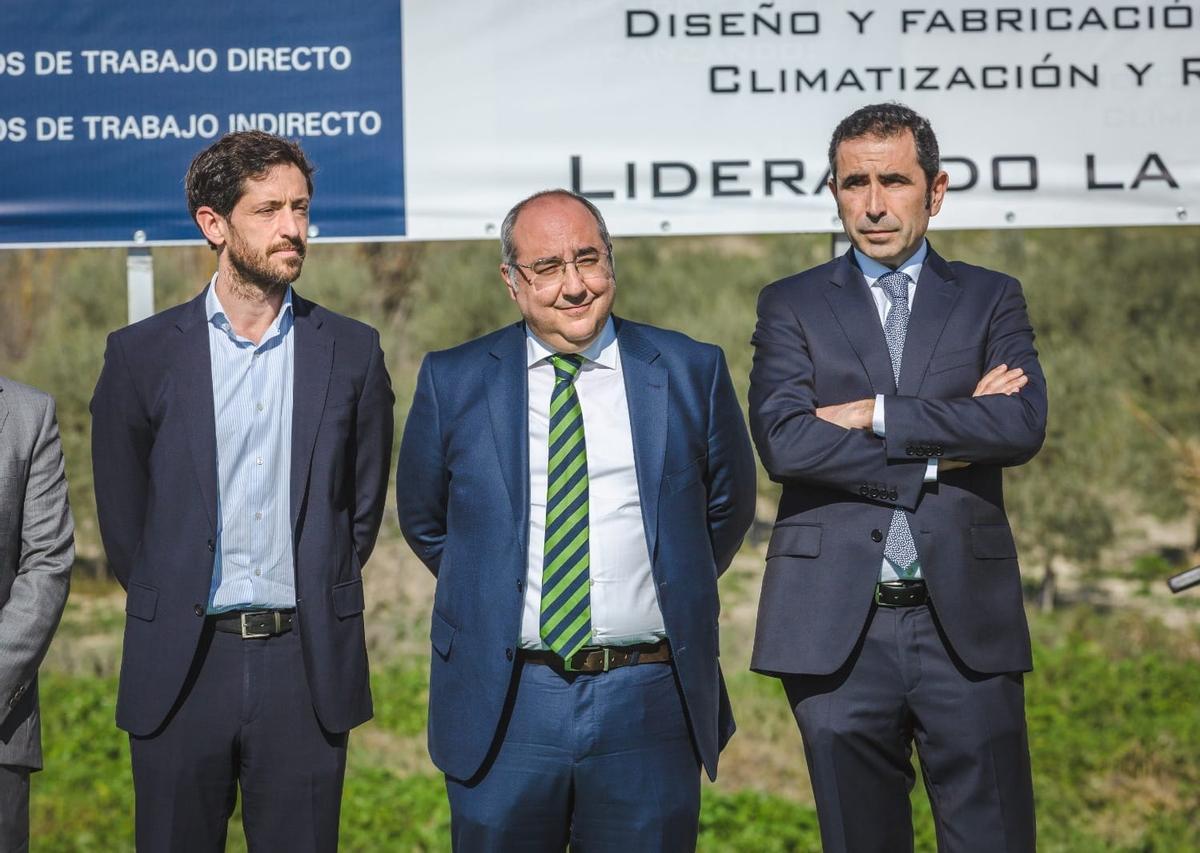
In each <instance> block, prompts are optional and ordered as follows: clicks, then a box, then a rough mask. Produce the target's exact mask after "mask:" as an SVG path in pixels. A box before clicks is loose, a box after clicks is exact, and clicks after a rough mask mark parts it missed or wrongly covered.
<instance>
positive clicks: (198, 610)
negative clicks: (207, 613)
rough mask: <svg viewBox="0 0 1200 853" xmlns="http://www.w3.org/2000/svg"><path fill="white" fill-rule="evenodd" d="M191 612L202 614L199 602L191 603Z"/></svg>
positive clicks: (202, 609) (202, 610)
mask: <svg viewBox="0 0 1200 853" xmlns="http://www.w3.org/2000/svg"><path fill="white" fill-rule="evenodd" d="M192 612H193V613H195V614H196V615H197V616H203V615H204V608H203V607H201V606H200V605H199V604H193V605H192Z"/></svg>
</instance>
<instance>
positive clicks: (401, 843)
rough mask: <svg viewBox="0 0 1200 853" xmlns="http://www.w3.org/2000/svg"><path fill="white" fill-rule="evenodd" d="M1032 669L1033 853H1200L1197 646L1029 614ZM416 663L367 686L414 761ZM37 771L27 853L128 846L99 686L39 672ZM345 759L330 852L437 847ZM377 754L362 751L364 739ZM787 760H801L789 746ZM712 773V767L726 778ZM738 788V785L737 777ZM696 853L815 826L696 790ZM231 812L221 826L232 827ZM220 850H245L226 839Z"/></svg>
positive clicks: (402, 790)
mask: <svg viewBox="0 0 1200 853" xmlns="http://www.w3.org/2000/svg"><path fill="white" fill-rule="evenodd" d="M1033 628H1034V641H1035V642H1034V646H1035V658H1036V663H1037V670H1036V671H1035V672H1034V673H1033V674H1032V675H1030V676H1028V677H1027V679H1026V700H1027V709H1028V718H1029V728H1030V742H1031V749H1032V753H1033V764H1034V777H1035V787H1036V796H1037V807H1038V826H1039V838H1040V843H1039V849H1040V850H1042V851H1048V852H1049V853H1058V851H1068V852H1070V853H1074V851H1078V853H1093V851H1097V850H1116V851H1176V850H1178V851H1190V850H1196V849H1200V749H1198V745H1200V667H1198V666H1197V663H1198V662H1200V636H1198V635H1197V633H1196V632H1195V631H1194V630H1191V631H1183V632H1180V631H1172V630H1170V629H1168V628H1166V627H1164V626H1163V625H1162V624H1161V623H1158V622H1155V621H1151V620H1147V619H1145V618H1144V617H1140V616H1137V615H1133V614H1109V615H1100V614H1094V613H1090V612H1087V611H1084V610H1082V609H1079V610H1071V611H1066V612H1063V613H1059V614H1056V615H1054V616H1052V617H1036V618H1035V619H1034V623H1033ZM742 676H743V674H742V673H731V677H730V679H729V683H730V689H731V691H732V694H733V703H734V709H735V711H737V710H739V709H742V710H744V711H745V712H746V713H744V714H743V715H742V719H741V729H740V731H739V733H738V735H737V737H738V738H755V737H760V738H764V739H767V740H768V741H769V742H770V743H771V744H780V743H789V742H788V741H787V740H786V739H791V738H794V739H796V740H795V741H790V745H796V743H797V742H798V739H799V734H798V733H797V732H796V731H795V729H794V727H791V726H789V725H782V724H780V723H779V722H778V719H775V722H774V723H771V719H773V718H771V710H772V704H771V703H772V701H774V700H777V701H778V703H779V705H778V708H777V710H778V711H779V713H778V714H777V715H776V718H783V717H785V716H786V708H785V707H784V705H783V702H784V700H783V697H782V696H781V695H779V691H778V690H777V689H775V688H776V685H774V684H773V683H772V682H771V681H769V680H767V679H761V678H759V677H757V676H751V675H749V674H744V676H745V677H742ZM425 677H426V666H425V663H424V661H417V660H411V659H400V660H397V661H396V662H395V663H393V664H392V665H390V666H388V667H381V668H380V669H379V671H378V672H377V673H376V675H375V678H374V682H373V683H374V692H375V697H376V709H377V715H378V716H377V720H376V722H375V723H374V724H373V728H374V729H375V731H372V733H371V738H372V739H374V738H385V739H388V738H390V739H398V740H397V742H398V743H400V744H402V745H403V748H404V749H406V750H408V751H409V753H411V752H412V751H413V750H417V749H419V744H420V742H421V729H422V728H423V725H424V715H425V704H426V701H427V700H426V696H427V693H426V685H425ZM41 689H42V704H43V735H44V740H45V744H46V767H47V770H46V771H45V772H43V773H39V774H37V775H36V776H35V777H34V782H33V785H34V788H33V815H32V818H33V833H34V849H35V850H38V851H48V853H56V852H57V851H104V853H115V851H123V850H130V849H132V840H131V838H132V805H133V797H132V786H131V783H130V779H129V756H128V743H127V739H126V737H125V735H124V734H123V733H122V732H119V731H118V730H117V729H116V728H115V727H114V725H113V701H114V697H115V696H116V682H115V680H114V679H112V678H98V677H90V676H70V675H65V674H61V673H56V672H47V673H45V674H44V675H43V679H42V688H41ZM356 738H357V739H358V745H359V749H358V750H357V751H355V750H354V749H353V748H352V751H351V758H350V765H349V768H348V771H347V778H346V789H345V796H344V800H343V807H342V849H344V850H349V851H364V853H374V851H409V850H412V851H424V850H429V851H438V850H445V849H448V840H447V839H448V829H449V811H448V808H447V806H446V801H445V789H444V787H443V785H442V781H441V778H440V776H439V775H438V774H437V773H436V772H435V771H434V770H433V768H432V767H431V766H430V765H429V764H428V763H427V761H424V760H421V761H419V762H417V764H419V767H418V768H417V769H413V767H412V766H411V765H412V763H413V762H412V761H409V762H408V763H409V765H410V766H409V769H408V771H407V772H405V771H402V770H400V769H398V767H394V766H390V764H389V762H390V761H391V758H390V757H389V754H388V753H387V752H386V751H382V750H376V749H374V748H373V746H364V744H366V743H367V742H368V737H367V735H366V733H365V732H363V733H360V734H356V735H354V736H352V737H351V742H352V747H353V746H354V744H355V743H356ZM371 743H372V744H373V743H374V740H371ZM797 752H798V749H797ZM723 766H725V765H723ZM742 776H743V777H745V776H746V774H745V772H743V773H742ZM703 803H704V805H703V812H702V816H701V835H700V838H701V843H700V849H701V850H703V851H713V852H714V853H725V851H747V853H772V851H810V850H818V849H819V838H820V836H819V832H818V828H817V821H816V813H815V811H814V810H813V807H812V806H811V804H810V803H809V802H807V801H802V800H801V799H793V798H788V797H783V796H778V795H775V794H772V793H769V792H765V791H763V790H752V789H750V788H743V789H733V790H726V789H725V788H724V787H721V786H718V787H712V786H708V785H706V786H705V788H704V801H703ZM913 807H914V815H915V823H916V838H917V847H918V849H919V850H933V849H934V843H933V830H932V823H931V819H930V815H929V805H928V802H927V800H926V798H925V795H924V792H923V790H922V788H921V786H920V785H919V784H918V786H917V789H916V791H915V792H914V796H913ZM237 819H238V818H237V816H236V815H235V818H234V820H235V821H237ZM229 849H230V850H233V851H240V850H244V849H245V846H244V841H243V840H242V838H241V833H240V830H239V829H238V828H237V827H236V825H235V826H234V827H231V832H230V845H229Z"/></svg>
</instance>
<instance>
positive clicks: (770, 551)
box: [767, 524, 821, 560]
mask: <svg viewBox="0 0 1200 853" xmlns="http://www.w3.org/2000/svg"><path fill="white" fill-rule="evenodd" d="M820 555H821V525H819V524H777V525H775V531H774V532H773V533H772V534H771V544H769V545H768V546H767V559H768V560H769V559H771V558H772V557H819V556H820Z"/></svg>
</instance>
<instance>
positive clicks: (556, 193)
mask: <svg viewBox="0 0 1200 853" xmlns="http://www.w3.org/2000/svg"><path fill="white" fill-rule="evenodd" d="M559 201H567V202H570V203H571V206H573V207H575V208H576V209H577V210H579V211H580V212H581V213H583V214H584V215H585V216H586V217H587V220H588V222H590V223H591V225H592V228H593V229H594V230H595V232H596V238H597V240H598V242H599V245H598V246H597V248H600V249H603V248H604V235H603V233H601V230H600V223H599V222H598V221H597V219H596V216H595V214H593V213H592V211H591V210H589V209H588V206H587V205H586V204H584V203H583V202H582V201H580V200H579V199H578V198H576V197H575V196H573V195H571V194H570V193H568V192H563V191H561V190H550V191H548V192H545V193H542V194H539V195H536V196H534V197H532V198H530V199H528V200H526V202H525V203H524V204H522V205H521V208H520V209H519V210H518V211H517V215H516V216H515V217H513V222H512V233H513V243H514V248H517V247H516V246H515V243H516V239H517V228H518V227H519V226H520V224H521V219H522V218H524V217H525V216H526V214H528V213H530V212H537V210H536V208H539V207H545V206H547V205H550V204H553V203H555V202H559Z"/></svg>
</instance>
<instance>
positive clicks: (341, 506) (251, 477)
mask: <svg viewBox="0 0 1200 853" xmlns="http://www.w3.org/2000/svg"><path fill="white" fill-rule="evenodd" d="M312 172H313V169H312V166H311V165H310V163H309V162H308V160H307V158H306V157H305V155H304V152H303V151H301V149H300V147H299V146H298V145H296V144H294V143H291V142H288V141H286V140H283V139H280V138H279V137H275V136H271V135H269V134H266V133H261V132H258V131H250V132H244V133H231V134H228V135H226V136H225V137H223V138H222V139H220V140H219V141H218V142H216V143H215V144H213V145H212V146H211V147H209V148H207V149H206V150H204V151H202V152H200V154H199V155H197V156H196V158H195V160H193V161H192V164H191V167H190V168H189V169H188V173H187V178H186V187H187V198H188V207H189V209H190V211H191V214H192V217H193V218H194V219H195V221H196V224H197V225H198V226H199V228H200V231H201V233H203V235H204V237H205V239H206V240H207V241H208V243H209V246H211V247H212V248H213V249H214V250H215V251H216V253H217V271H216V273H215V274H214V275H213V277H212V279H211V280H210V281H209V283H208V285H207V286H206V287H205V288H204V290H203V291H202V292H201V293H200V294H199V295H198V296H197V297H196V298H194V299H192V300H191V301H189V302H187V303H185V304H183V305H178V306H176V307H174V308H170V309H168V310H166V311H164V312H162V313H161V314H158V315H156V316H154V317H151V318H149V319H147V320H144V321H142V322H140V323H136V324H134V325H132V326H129V327H127V328H124V329H121V330H119V331H116V332H114V333H112V334H111V335H110V336H109V338H108V347H107V351H106V353H105V357H104V368H103V371H102V372H101V375H100V379H99V382H98V383H97V385H96V391H95V395H94V397H93V399H92V406H91V409H92V418H93V421H92V464H93V468H94V471H95V488H96V505H97V510H98V513H99V519H100V531H101V535H102V537H103V540H104V547H105V550H106V552H107V554H108V560H109V565H110V566H111V567H112V570H113V573H114V574H115V575H116V576H117V579H118V580H119V581H120V582H121V584H122V586H124V587H125V589H126V591H127V603H126V608H125V609H126V613H127V619H126V626H125V644H124V653H123V659H122V665H121V681H120V688H119V694H118V698H117V725H118V726H120V727H121V728H122V729H124V730H126V731H127V732H129V739H130V753H131V758H132V764H133V779H134V789H135V795H136V839H137V847H138V849H139V850H145V851H162V850H171V851H218V850H222V849H224V846H225V835H226V827H227V825H228V820H229V816H230V814H231V813H232V812H233V808H234V803H235V801H236V797H237V789H238V787H239V785H240V787H241V792H242V798H243V808H242V813H243V818H242V820H243V825H244V827H245V832H246V837H247V841H248V843H249V847H250V849H252V850H254V849H260V850H288V851H332V850H336V848H337V831H338V813H339V807H340V800H341V789H342V780H343V775H344V771H345V763H346V740H347V733H348V731H349V730H350V729H351V728H353V727H354V726H357V725H358V724H359V723H362V722H364V721H365V720H367V719H369V718H370V717H371V694H370V688H369V685H368V677H367V651H366V643H365V640H364V632H363V588H362V568H363V565H364V564H365V563H366V561H367V558H368V556H369V555H370V553H371V549H372V547H373V546H374V544H375V537H376V534H377V533H378V530H379V522H380V518H381V516H382V513H383V504H384V495H385V494H386V490H387V481H388V470H389V463H390V459H391V445H392V403H393V396H392V391H391V383H390V380H389V378H388V374H387V369H386V368H385V366H384V362H383V353H382V351H381V350H380V346H379V334H378V333H377V332H376V331H375V330H374V329H372V328H371V327H369V326H366V325H364V324H362V323H359V322H356V321H354V320H351V319H348V318H346V317H342V316H340V315H338V314H335V313H333V312H332V311H329V310H327V309H325V308H322V307H320V306H319V305H316V304H314V303H312V302H309V301H308V300H306V299H304V298H303V297H301V296H300V294H299V293H297V292H296V291H295V290H293V288H292V282H294V281H295V280H296V279H297V278H298V277H299V276H300V271H301V267H302V266H303V264H304V257H305V252H306V250H307V237H308V217H309V204H310V201H311V198H312V192H313V185H312Z"/></svg>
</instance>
